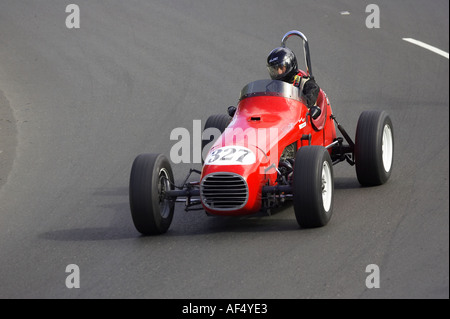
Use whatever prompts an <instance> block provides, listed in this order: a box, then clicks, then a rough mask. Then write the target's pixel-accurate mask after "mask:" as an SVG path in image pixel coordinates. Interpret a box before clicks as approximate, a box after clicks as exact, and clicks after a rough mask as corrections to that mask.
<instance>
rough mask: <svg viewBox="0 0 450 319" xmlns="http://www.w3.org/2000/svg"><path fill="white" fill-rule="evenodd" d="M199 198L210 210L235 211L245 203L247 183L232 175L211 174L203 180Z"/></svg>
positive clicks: (238, 176)
mask: <svg viewBox="0 0 450 319" xmlns="http://www.w3.org/2000/svg"><path fill="white" fill-rule="evenodd" d="M200 196H201V197H202V201H203V203H204V205H205V206H206V207H208V208H210V209H214V210H218V211H231V210H237V209H240V208H242V207H244V206H245V204H246V203H247V199H248V186H247V182H246V181H245V180H244V178H243V177H241V176H240V175H237V174H234V173H225V172H224V173H212V174H209V175H207V176H205V177H204V178H203V180H202V182H201V187H200Z"/></svg>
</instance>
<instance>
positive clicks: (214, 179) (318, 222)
mask: <svg viewBox="0 0 450 319" xmlns="http://www.w3.org/2000/svg"><path fill="white" fill-rule="evenodd" d="M291 36H298V37H300V38H301V39H302V40H303V46H304V54H305V63H306V67H307V72H305V73H304V74H305V75H307V76H312V71H311V60H310V55H309V46H308V41H307V39H306V37H305V36H304V35H303V34H302V33H301V32H299V31H295V30H294V31H290V32H288V33H286V34H285V36H284V37H283V40H282V46H283V47H284V46H285V44H286V41H287V39H288V38H290V37H291ZM233 113H234V114H233V116H232V118H231V116H230V115H228V114H220V115H213V116H211V117H209V118H208V120H207V121H206V123H205V127H204V135H203V136H207V137H209V138H210V137H211V136H212V135H213V134H209V133H214V131H218V132H220V133H222V134H221V135H220V137H219V138H218V139H216V140H208V139H205V140H203V141H202V147H203V149H204V152H203V153H204V154H206V157H205V160H204V162H203V169H202V171H198V170H195V169H191V170H190V172H189V174H188V176H187V177H186V179H185V181H184V182H183V183H182V184H181V185H180V186H177V185H175V182H174V177H173V173H172V169H171V165H170V163H169V160H168V159H167V158H166V157H165V156H164V155H162V154H141V155H139V156H138V157H137V158H136V159H135V160H134V163H133V166H132V170H131V176H130V185H129V199H130V209H131V215H132V218H133V222H134V225H135V227H136V229H137V230H138V231H139V232H140V233H142V234H144V235H152V234H161V233H164V232H166V231H167V230H168V228H169V226H170V224H171V222H172V218H173V214H174V208H175V203H176V202H183V203H184V205H185V210H199V209H200V210H204V211H206V213H207V214H209V215H226V216H242V215H249V214H254V213H258V212H260V211H270V209H271V208H275V207H279V206H280V205H282V204H283V203H285V202H286V201H287V200H291V201H293V207H294V212H295V217H296V220H297V222H298V224H299V225H300V227H303V228H311V227H321V226H324V225H326V224H327V223H328V221H329V220H330V218H331V215H332V213H333V197H334V196H333V195H334V181H333V166H334V165H335V164H337V163H340V162H347V163H349V164H350V165H355V167H356V175H357V178H358V181H359V182H360V184H361V185H363V186H373V185H381V184H384V183H385V182H386V181H387V180H388V179H389V177H390V175H391V171H392V163H393V156H394V134H393V127H392V122H391V119H390V117H389V115H388V114H387V113H386V112H385V111H366V112H363V113H362V114H361V115H360V117H359V120H358V124H357V129H356V137H355V142H353V140H352V139H351V138H350V136H349V135H348V134H347V133H346V131H345V130H344V128H343V127H342V126H341V125H340V124H339V123H338V122H337V120H336V117H335V116H334V115H333V112H332V110H331V106H330V102H329V100H328V97H327V96H326V94H325V92H324V91H322V90H320V92H319V95H318V98H317V103H316V106H313V107H310V108H308V107H307V104H306V101H305V97H304V96H303V94H302V91H301V90H299V88H298V87H295V86H293V85H292V84H289V83H286V82H283V81H277V80H259V81H255V82H252V83H250V84H248V85H246V86H245V87H244V88H243V89H242V91H241V94H240V98H239V103H238V105H237V107H236V110H235V112H233ZM336 128H337V129H338V130H339V132H340V133H341V135H342V137H338V136H337V134H336ZM193 173H198V174H199V175H200V179H199V180H198V181H196V182H192V181H191V182H188V180H189V179H190V176H191V175H192V174H193Z"/></svg>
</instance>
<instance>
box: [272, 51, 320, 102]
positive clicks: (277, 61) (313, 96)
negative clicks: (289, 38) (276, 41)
mask: <svg viewBox="0 0 450 319" xmlns="http://www.w3.org/2000/svg"><path fill="white" fill-rule="evenodd" d="M267 69H268V70H269V74H270V77H271V78H272V80H280V81H285V82H288V83H292V84H293V85H294V86H296V87H298V88H300V89H301V88H303V94H304V96H305V98H306V104H307V106H308V108H311V107H312V106H314V105H315V104H316V102H317V97H318V96H319V91H320V87H319V86H318V85H317V83H316V81H315V80H314V77H308V76H305V75H304V72H302V71H300V70H299V69H298V64H297V58H296V57H295V54H294V52H292V50H291V49H288V48H283V47H278V48H275V49H274V50H272V52H270V54H269V56H268V57H267Z"/></svg>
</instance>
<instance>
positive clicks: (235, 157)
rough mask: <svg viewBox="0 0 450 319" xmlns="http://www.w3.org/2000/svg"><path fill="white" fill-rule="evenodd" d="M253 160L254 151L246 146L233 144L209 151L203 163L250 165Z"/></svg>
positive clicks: (254, 159)
mask: <svg viewBox="0 0 450 319" xmlns="http://www.w3.org/2000/svg"><path fill="white" fill-rule="evenodd" d="M255 162H256V156H255V153H253V152H252V151H251V150H249V149H248V148H246V147H243V146H234V145H233V146H225V147H222V148H218V149H216V150H214V151H212V152H211V153H209V155H208V157H207V158H206V160H205V165H251V164H253V163H255Z"/></svg>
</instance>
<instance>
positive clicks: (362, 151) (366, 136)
mask: <svg viewBox="0 0 450 319" xmlns="http://www.w3.org/2000/svg"><path fill="white" fill-rule="evenodd" d="M393 160H394V130H393V127H392V121H391V119H390V117H389V115H388V114H387V113H386V112H385V111H366V112H363V113H362V114H361V115H360V117H359V120H358V126H357V128H356V137H355V165H356V176H357V177H358V181H359V183H360V184H361V185H363V186H377V185H381V184H384V183H386V182H387V180H388V179H389V177H390V176H391V172H392V164H393Z"/></svg>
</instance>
